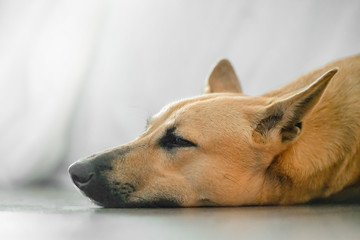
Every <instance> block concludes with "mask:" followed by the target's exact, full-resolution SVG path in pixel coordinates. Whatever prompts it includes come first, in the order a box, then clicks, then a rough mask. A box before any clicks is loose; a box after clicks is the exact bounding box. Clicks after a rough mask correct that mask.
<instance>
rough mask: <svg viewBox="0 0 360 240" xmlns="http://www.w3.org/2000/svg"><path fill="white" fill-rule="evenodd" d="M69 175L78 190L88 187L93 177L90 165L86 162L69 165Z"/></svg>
mask: <svg viewBox="0 0 360 240" xmlns="http://www.w3.org/2000/svg"><path fill="white" fill-rule="evenodd" d="M69 173H70V176H71V179H72V180H73V182H74V184H75V185H76V186H77V187H78V188H80V189H81V188H82V187H85V186H86V185H88V184H89V183H90V182H91V180H92V178H93V176H94V171H93V167H92V164H90V163H87V162H75V163H73V164H71V165H70V167H69Z"/></svg>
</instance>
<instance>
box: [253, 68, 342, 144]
mask: <svg viewBox="0 0 360 240" xmlns="http://www.w3.org/2000/svg"><path fill="white" fill-rule="evenodd" d="M337 71H338V68H334V69H332V70H330V71H328V72H326V73H325V74H324V75H322V76H321V77H320V78H318V79H317V80H316V81H314V82H313V83H311V84H310V85H308V86H306V87H305V88H303V89H300V90H298V91H295V92H293V93H290V94H287V95H285V96H282V97H280V98H279V99H277V100H275V101H274V102H273V103H272V104H270V105H269V106H268V107H267V108H266V109H265V111H264V112H265V113H264V114H263V117H262V118H261V120H260V121H258V122H257V124H256V128H255V130H254V132H253V139H254V141H255V142H257V143H266V142H267V140H268V139H269V138H271V137H274V135H273V134H275V137H276V136H279V135H280V139H281V142H288V141H293V140H295V139H296V137H297V136H298V135H299V134H300V132H301V130H302V120H303V118H304V117H305V116H306V115H307V114H308V113H309V112H310V110H312V109H313V107H314V106H315V105H316V104H317V103H318V101H319V100H320V98H321V96H322V95H323V93H324V91H325V89H326V86H327V85H328V84H329V82H330V80H331V79H332V77H333V76H334V75H335V74H336V72H337Z"/></svg>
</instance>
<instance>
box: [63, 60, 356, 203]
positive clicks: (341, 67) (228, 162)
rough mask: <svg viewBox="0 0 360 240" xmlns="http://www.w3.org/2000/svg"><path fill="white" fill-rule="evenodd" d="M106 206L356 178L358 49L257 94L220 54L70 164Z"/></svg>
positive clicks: (320, 190) (248, 193) (293, 198)
mask: <svg viewBox="0 0 360 240" xmlns="http://www.w3.org/2000/svg"><path fill="white" fill-rule="evenodd" d="M69 171H70V174H71V177H72V179H73V182H74V183H75V185H76V186H77V187H78V188H79V189H80V190H81V191H82V192H83V193H84V194H85V195H87V196H88V197H89V198H91V199H92V200H93V201H95V202H96V203H97V204H100V205H102V206H105V207H172V206H183V207H189V206H239V205H256V204H293V203H304V202H308V201H310V200H312V199H316V198H326V197H329V196H334V194H335V196H339V195H340V196H342V192H344V191H346V190H347V189H348V187H351V186H354V185H355V186H356V183H357V182H358V181H359V178H360V55H357V56H354V57H350V58H346V59H342V60H339V61H336V62H332V63H330V64H328V65H326V66H324V67H322V68H320V69H317V70H315V71H312V72H310V73H308V74H305V75H303V76H301V77H299V78H298V79H296V80H295V81H293V82H291V83H290V84H288V85H286V86H284V87H282V88H280V89H278V90H275V91H272V92H270V93H267V94H265V95H263V96H261V97H249V96H246V95H244V94H242V93H241V86H240V83H239V82H238V79H237V77H236V74H235V72H234V70H233V68H232V66H231V65H230V63H229V62H228V61H227V60H222V61H220V62H219V63H218V64H217V65H216V66H215V68H214V69H213V71H212V73H211V74H210V77H209V79H208V84H207V87H206V90H205V94H203V95H202V96H198V97H195V98H190V99H185V100H181V101H179V102H175V103H172V104H170V105H168V106H166V107H165V108H163V109H162V110H161V112H160V113H158V114H157V115H155V116H153V117H152V118H151V120H149V121H148V126H147V130H146V131H145V132H144V133H143V134H142V135H141V136H139V137H138V138H137V139H135V140H134V141H133V142H131V143H129V144H126V145H124V146H120V147H117V148H114V149H110V150H107V151H105V152H103V153H99V154H95V155H92V156H90V157H88V158H86V159H84V160H80V161H78V162H76V163H74V164H73V165H71V166H70V169H69Z"/></svg>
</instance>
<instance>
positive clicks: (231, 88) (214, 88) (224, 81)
mask: <svg viewBox="0 0 360 240" xmlns="http://www.w3.org/2000/svg"><path fill="white" fill-rule="evenodd" d="M221 92H233V93H242V89H241V85H240V82H239V79H238V77H237V76H236V73H235V70H234V68H233V67H232V65H231V63H230V62H229V60H227V59H222V60H220V61H219V62H218V63H217V64H216V65H215V67H214V68H213V69H212V71H211V73H210V75H209V77H208V79H207V84H206V87H205V89H204V93H221Z"/></svg>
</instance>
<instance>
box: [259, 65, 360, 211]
mask: <svg viewBox="0 0 360 240" xmlns="http://www.w3.org/2000/svg"><path fill="white" fill-rule="evenodd" d="M335 66H339V67H340V68H341V69H342V71H341V72H340V73H339V74H338V76H337V79H338V80H335V81H334V82H332V83H331V85H329V87H328V89H327V90H326V92H325V94H324V96H323V98H322V99H321V101H320V102H319V103H318V104H317V105H316V106H315V108H314V109H313V110H312V112H311V113H310V114H309V115H307V116H306V117H305V118H304V119H303V126H302V133H301V135H300V136H299V138H298V139H297V140H296V142H295V143H294V144H293V145H291V146H290V147H289V148H288V149H286V150H285V151H284V152H282V153H281V154H279V155H278V156H276V157H275V158H274V161H273V162H272V163H271V165H270V167H269V168H268V173H267V178H268V179H270V183H269V184H267V186H268V187H269V189H268V190H267V191H265V192H267V194H266V196H265V197H264V199H266V200H264V201H268V202H270V203H271V202H280V203H285V204H286V203H292V202H298V200H300V201H301V202H306V201H309V200H310V199H313V198H321V197H328V196H330V195H332V194H335V193H339V192H341V191H342V190H343V189H345V190H346V188H348V187H351V186H354V185H356V184H358V185H360V181H359V178H360V141H359V137H358V136H359V135H360V125H359V124H358V122H359V119H360V109H359V108H354V106H355V105H356V104H357V103H356V102H355V103H354V101H355V100H354V96H359V94H360V88H359V86H358V84H356V81H354V79H352V78H358V76H357V75H355V76H352V75H351V74H352V73H353V72H351V71H350V70H351V69H348V67H349V65H345V64H344V65H343V64H342V63H339V62H334V63H332V64H330V65H328V66H326V67H324V68H323V69H318V70H315V71H313V72H310V73H308V74H306V75H303V76H301V77H300V78H298V79H296V80H295V81H294V82H291V83H290V84H288V85H287V86H284V87H283V88H280V89H278V90H275V91H273V92H270V93H268V94H266V95H264V96H265V97H273V96H279V95H282V94H284V93H289V92H291V91H294V90H296V89H299V88H302V87H304V86H306V85H307V84H309V83H310V82H311V81H312V80H313V79H316V78H317V77H318V76H319V75H320V74H321V72H323V71H325V69H328V68H331V67H335ZM271 179H272V180H271ZM274 179H275V180H274ZM271 181H275V182H276V181H285V184H284V183H282V184H279V183H278V184H275V185H274V184H272V183H271ZM299 198H301V199H299Z"/></svg>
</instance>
